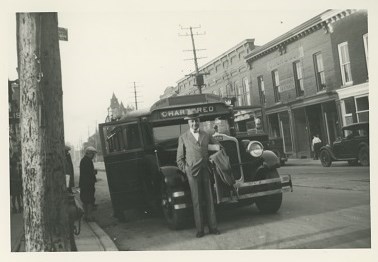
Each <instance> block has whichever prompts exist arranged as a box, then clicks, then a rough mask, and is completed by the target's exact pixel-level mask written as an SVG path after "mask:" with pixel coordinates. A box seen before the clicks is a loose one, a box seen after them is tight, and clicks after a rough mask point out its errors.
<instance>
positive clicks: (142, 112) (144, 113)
mask: <svg viewBox="0 0 378 262" xmlns="http://www.w3.org/2000/svg"><path fill="white" fill-rule="evenodd" d="M150 114H151V112H150V110H148V108H145V109H138V110H134V111H130V112H127V114H126V115H125V116H123V117H121V119H120V121H122V120H125V119H132V118H140V117H148V116H149V115H150Z"/></svg>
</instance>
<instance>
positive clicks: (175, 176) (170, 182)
mask: <svg viewBox="0 0 378 262" xmlns="http://www.w3.org/2000/svg"><path fill="white" fill-rule="evenodd" d="M160 171H161V173H162V175H163V179H164V182H165V184H166V185H167V186H169V187H176V186H180V185H183V184H184V182H185V181H186V176H185V174H184V173H183V172H182V171H181V170H180V169H179V168H178V167H177V166H163V167H160Z"/></svg>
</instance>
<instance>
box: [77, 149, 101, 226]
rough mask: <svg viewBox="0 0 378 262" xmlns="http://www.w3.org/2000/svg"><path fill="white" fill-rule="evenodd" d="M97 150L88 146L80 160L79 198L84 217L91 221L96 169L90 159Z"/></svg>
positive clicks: (92, 218)
mask: <svg viewBox="0 0 378 262" xmlns="http://www.w3.org/2000/svg"><path fill="white" fill-rule="evenodd" d="M96 153H97V150H96V149H95V148H94V147H92V146H89V147H88V148H87V149H86V150H85V155H84V157H83V158H82V159H81V161H80V179H79V187H80V199H81V201H82V202H83V207H84V219H85V220H87V221H93V220H94V217H93V215H92V212H93V207H94V202H95V197H94V194H95V183H96V171H95V169H94V166H93V162H92V159H93V158H94V156H95V154H96Z"/></svg>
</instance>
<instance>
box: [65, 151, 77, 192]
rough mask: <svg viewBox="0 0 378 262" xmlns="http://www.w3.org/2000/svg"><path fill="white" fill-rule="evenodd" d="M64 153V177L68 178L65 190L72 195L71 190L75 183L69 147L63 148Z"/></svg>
mask: <svg viewBox="0 0 378 262" xmlns="http://www.w3.org/2000/svg"><path fill="white" fill-rule="evenodd" d="M64 149H65V152H66V176H68V177H69V183H68V187H67V190H68V192H70V193H72V188H73V187H74V186H75V181H74V179H75V178H74V167H73V164H72V158H71V154H70V150H71V147H69V146H67V145H66V146H65V148H64Z"/></svg>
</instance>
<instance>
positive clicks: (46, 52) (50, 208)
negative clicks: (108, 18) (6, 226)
mask: <svg viewBox="0 0 378 262" xmlns="http://www.w3.org/2000/svg"><path fill="white" fill-rule="evenodd" d="M16 19H17V56H18V68H19V74H20V75H19V80H20V89H21V105H20V108H21V121H20V124H21V141H22V173H23V193H24V196H23V201H24V229H25V250H26V251H69V250H71V246H70V242H69V225H68V214H67V206H66V188H65V172H64V157H65V156H64V128H63V103H62V79H61V67H60V53H59V40H58V17H57V13H17V16H16Z"/></svg>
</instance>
